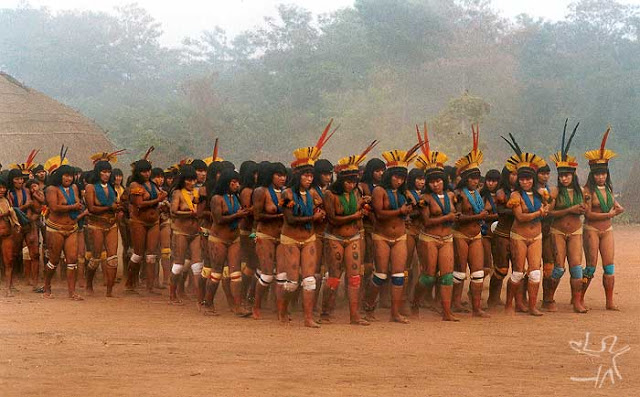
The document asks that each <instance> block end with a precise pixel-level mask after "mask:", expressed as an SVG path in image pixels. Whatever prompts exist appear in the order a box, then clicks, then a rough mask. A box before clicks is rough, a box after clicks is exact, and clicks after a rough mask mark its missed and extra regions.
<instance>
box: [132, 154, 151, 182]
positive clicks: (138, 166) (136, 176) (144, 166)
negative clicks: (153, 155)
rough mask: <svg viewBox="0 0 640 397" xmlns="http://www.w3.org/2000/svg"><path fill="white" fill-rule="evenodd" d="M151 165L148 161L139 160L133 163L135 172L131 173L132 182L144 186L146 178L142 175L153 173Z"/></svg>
mask: <svg viewBox="0 0 640 397" xmlns="http://www.w3.org/2000/svg"><path fill="white" fill-rule="evenodd" d="M151 168H152V167H151V163H150V162H149V161H147V160H144V159H143V160H138V161H136V162H135V163H133V172H132V173H131V182H137V183H139V184H141V185H142V184H143V183H144V182H145V181H144V178H142V175H140V174H141V173H142V172H145V171H151Z"/></svg>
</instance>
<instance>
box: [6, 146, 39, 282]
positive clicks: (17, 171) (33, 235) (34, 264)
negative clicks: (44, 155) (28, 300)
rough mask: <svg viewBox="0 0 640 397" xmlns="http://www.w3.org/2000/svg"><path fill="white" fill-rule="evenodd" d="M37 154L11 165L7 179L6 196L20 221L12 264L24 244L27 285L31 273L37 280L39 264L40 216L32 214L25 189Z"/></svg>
mask: <svg viewBox="0 0 640 397" xmlns="http://www.w3.org/2000/svg"><path fill="white" fill-rule="evenodd" d="M37 154H38V150H32V151H31V153H29V156H28V157H27V161H25V162H24V163H22V164H11V165H10V168H11V171H9V177H8V182H9V192H8V194H7V195H8V197H9V202H11V206H13V207H14V209H15V211H16V213H17V215H18V219H19V220H20V219H21V220H22V221H21V224H22V227H21V228H20V233H18V234H14V238H16V241H15V247H17V249H16V250H14V255H15V256H16V257H15V258H14V262H13V263H14V264H16V263H18V256H19V255H20V254H21V253H22V249H21V248H22V243H23V242H24V243H25V245H26V246H27V249H28V253H29V256H28V259H27V258H26V257H23V265H24V266H23V272H24V276H25V279H26V280H27V285H30V284H31V281H32V273H35V277H36V280H37V276H38V268H39V263H40V247H39V245H40V243H39V238H38V218H39V215H40V214H39V213H36V212H34V210H33V208H32V207H33V203H32V199H31V192H30V191H29V189H27V188H26V187H25V183H26V181H27V180H28V179H29V175H30V173H31V172H32V171H33V169H34V168H35V167H36V164H35V163H34V162H33V160H34V159H35V157H36V155H37Z"/></svg>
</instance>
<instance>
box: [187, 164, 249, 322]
mask: <svg viewBox="0 0 640 397" xmlns="http://www.w3.org/2000/svg"><path fill="white" fill-rule="evenodd" d="M238 190H240V175H239V174H238V173H237V172H235V171H232V170H225V171H223V172H222V173H221V174H220V178H219V179H218V181H217V183H216V188H215V191H214V192H213V193H214V195H213V197H212V198H211V203H210V205H209V207H210V208H211V215H212V218H213V225H212V227H211V231H210V234H209V251H210V257H211V260H212V266H211V275H210V279H211V281H212V282H213V286H212V287H213V291H212V296H211V301H213V300H214V298H215V292H216V289H217V287H218V283H219V282H220V279H221V278H222V269H223V267H224V266H225V264H226V265H227V266H229V278H230V289H231V295H232V297H233V307H232V311H233V312H234V313H235V314H236V315H237V316H241V317H246V316H248V315H250V314H251V312H250V311H247V310H246V309H245V308H244V307H243V306H242V303H243V302H242V301H243V300H242V271H241V269H240V229H239V223H240V220H241V219H242V218H245V217H247V216H248V215H249V214H250V213H251V211H252V209H251V208H250V207H249V208H243V207H242V206H241V205H240V198H239V197H238ZM194 274H195V273H194Z"/></svg>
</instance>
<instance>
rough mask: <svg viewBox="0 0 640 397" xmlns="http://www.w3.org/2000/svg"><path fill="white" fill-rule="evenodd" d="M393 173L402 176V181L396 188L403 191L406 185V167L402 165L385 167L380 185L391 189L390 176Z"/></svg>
mask: <svg viewBox="0 0 640 397" xmlns="http://www.w3.org/2000/svg"><path fill="white" fill-rule="evenodd" d="M394 175H398V176H402V177H404V178H405V179H404V183H403V184H402V185H400V186H399V187H398V190H399V191H401V192H404V191H405V190H406V185H407V169H406V168H402V167H393V168H387V169H386V170H385V171H384V174H382V181H381V183H380V185H381V186H382V187H383V188H385V189H391V177H392V176H394Z"/></svg>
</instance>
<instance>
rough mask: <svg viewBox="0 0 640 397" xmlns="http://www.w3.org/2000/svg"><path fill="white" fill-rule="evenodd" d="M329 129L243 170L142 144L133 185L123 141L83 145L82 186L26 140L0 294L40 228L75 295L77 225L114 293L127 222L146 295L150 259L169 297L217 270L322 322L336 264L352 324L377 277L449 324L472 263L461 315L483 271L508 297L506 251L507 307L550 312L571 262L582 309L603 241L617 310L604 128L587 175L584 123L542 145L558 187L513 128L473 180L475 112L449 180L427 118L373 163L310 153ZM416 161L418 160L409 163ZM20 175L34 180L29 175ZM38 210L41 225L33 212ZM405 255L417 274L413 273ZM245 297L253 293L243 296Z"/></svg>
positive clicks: (9, 214)
mask: <svg viewBox="0 0 640 397" xmlns="http://www.w3.org/2000/svg"><path fill="white" fill-rule="evenodd" d="M330 128H331V123H329V125H327V127H326V128H325V130H324V131H323V133H322V135H321V136H320V138H319V140H318V141H317V143H316V144H315V145H314V146H310V147H305V148H300V149H297V150H296V151H294V158H295V159H294V161H293V162H292V163H291V167H290V169H287V168H286V167H285V166H284V165H283V164H281V163H269V162H263V163H260V164H257V163H255V162H252V161H247V162H244V163H243V164H242V166H241V167H240V172H239V173H238V172H236V171H235V170H234V168H235V167H234V166H233V164H231V163H229V162H226V161H223V160H222V159H221V158H219V157H218V155H217V152H218V150H217V146H218V145H217V141H216V144H215V149H214V154H213V156H212V157H210V158H208V159H202V160H199V159H198V160H188V161H183V162H182V163H181V164H177V165H175V166H173V167H171V168H170V169H168V170H166V172H163V171H162V169H157V168H156V169H154V168H153V167H152V164H151V162H150V159H149V156H150V154H151V152H152V151H153V148H150V150H149V151H148V152H147V153H146V154H145V156H144V157H143V158H142V159H140V160H138V161H136V162H134V163H133V164H132V174H131V176H130V177H129V179H128V181H127V183H126V184H125V185H126V186H123V183H122V181H123V176H122V172H121V171H119V170H117V169H116V170H115V171H114V169H113V168H112V165H111V164H112V163H113V162H115V161H116V160H117V155H118V154H119V153H120V152H114V153H98V154H96V155H94V156H92V160H93V161H94V170H93V172H91V173H90V174H89V175H88V178H87V180H86V181H82V182H81V183H76V181H75V170H74V168H73V167H71V166H69V165H68V164H67V163H68V160H67V159H66V151H65V150H64V147H63V150H62V151H61V153H60V155H59V156H56V157H54V158H52V159H49V160H48V161H47V162H46V163H45V165H44V166H37V165H36V164H35V163H34V158H35V155H36V154H37V152H35V151H34V152H32V153H31V154H30V156H29V158H28V159H27V161H26V162H25V163H22V164H16V165H13V168H14V169H12V170H11V171H10V172H9V175H8V180H5V179H1V178H0V219H2V222H0V237H1V238H2V251H3V252H2V254H3V256H2V258H3V263H4V267H5V277H6V282H7V287H8V289H7V293H8V294H10V293H11V283H12V279H13V277H12V268H13V264H14V263H15V262H16V259H17V256H18V253H19V252H21V250H20V249H21V248H22V245H23V241H24V242H25V244H26V246H27V247H28V250H29V258H30V260H28V261H25V262H28V263H25V267H24V270H25V273H26V274H27V275H28V278H30V279H31V282H32V283H33V284H35V283H36V282H37V279H38V272H39V269H38V263H39V258H38V236H39V233H41V234H42V237H43V238H44V240H45V243H46V247H47V250H46V258H45V261H44V263H45V266H44V296H45V297H47V298H50V297H52V295H51V279H52V277H53V274H54V273H55V269H56V268H57V267H58V265H59V263H60V261H61V258H62V257H63V258H64V263H65V269H66V275H67V283H68V290H69V297H70V298H72V299H77V300H81V299H83V298H82V297H81V296H80V295H79V294H78V293H77V292H76V289H75V283H76V279H77V275H76V269H78V263H79V262H82V256H80V257H79V256H78V250H79V249H81V248H82V246H83V245H84V236H85V235H86V237H87V239H86V246H87V251H88V252H89V253H90V255H87V259H88V260H87V261H86V263H85V264H84V265H85V266H84V267H85V268H86V269H85V275H84V277H85V278H86V290H87V292H88V293H92V292H93V280H94V276H95V273H96V271H97V270H98V269H99V268H100V267H101V268H102V271H103V274H104V277H105V281H106V290H107V291H106V293H107V296H112V295H113V287H114V284H115V282H116V276H117V269H118V260H119V258H118V256H117V251H118V232H120V234H121V240H122V242H123V244H124V245H125V247H124V248H125V249H124V250H123V251H124V252H125V254H126V256H125V258H124V264H125V274H126V276H127V281H126V287H125V288H126V291H130V292H131V291H135V290H136V288H137V287H138V283H139V276H140V273H141V270H142V269H144V277H145V278H146V288H147V291H149V292H150V293H154V283H155V282H156V280H157V277H158V270H157V269H158V268H161V269H162V274H163V279H164V280H165V281H168V284H169V299H170V302H171V303H175V304H179V303H181V299H182V297H183V296H184V289H185V282H186V281H187V279H191V280H192V283H193V285H194V287H195V290H196V295H197V301H198V306H199V308H200V309H201V310H202V311H203V312H205V313H214V312H215V310H214V306H213V302H214V299H215V295H216V292H217V289H218V286H219V285H220V284H221V283H222V284H223V286H224V285H225V283H224V281H223V279H225V280H226V281H227V282H228V283H227V284H226V286H227V288H223V289H224V290H225V292H226V293H227V295H228V299H229V302H230V304H231V305H232V309H233V311H234V312H235V313H236V314H237V315H239V316H249V315H252V316H253V317H254V318H256V319H259V318H261V317H262V312H261V308H262V302H263V300H264V297H265V296H266V294H267V292H268V290H269V288H270V286H271V285H272V284H273V285H274V287H275V295H276V302H277V312H278V318H279V319H280V320H281V321H283V322H289V321H290V318H289V307H288V306H289V304H290V302H291V301H292V299H295V298H297V296H299V295H301V296H302V303H303V311H304V322H305V325H306V326H309V327H318V326H319V323H318V322H317V321H316V320H315V319H314V313H313V311H314V308H315V307H316V304H319V305H320V306H321V310H322V314H321V319H322V321H323V322H330V321H331V319H332V314H333V310H334V308H335V305H336V303H335V302H336V297H337V293H338V289H339V286H340V283H341V280H342V279H343V277H344V280H345V284H346V291H347V297H348V302H349V312H350V319H351V322H352V323H353V324H360V325H368V324H369V323H370V322H371V321H375V320H376V316H375V310H376V306H377V303H378V301H379V294H380V291H381V290H382V291H385V290H388V292H389V294H390V296H391V305H390V306H391V320H392V321H396V322H401V323H407V322H408V321H409V320H408V319H407V315H409V314H411V315H413V316H417V315H418V314H419V310H420V306H421V304H422V301H423V300H424V298H425V296H426V297H429V298H431V297H433V293H434V291H437V297H436V298H437V300H439V302H440V305H441V310H440V311H441V313H442V318H443V319H444V320H449V321H457V320H458V318H457V317H456V316H455V315H454V312H456V311H464V310H465V308H464V306H463V304H462V294H463V288H464V282H465V279H466V278H467V271H468V272H469V275H470V283H469V284H470V285H469V296H470V301H471V308H472V313H473V315H474V316H478V317H486V316H488V314H487V313H486V312H485V310H484V309H483V307H482V292H483V284H484V279H485V278H487V277H490V283H489V297H488V300H487V303H488V306H489V307H492V306H497V305H502V302H501V299H500V295H501V291H502V287H503V280H504V278H506V277H507V276H508V272H509V267H510V265H511V274H510V277H509V278H508V282H507V293H506V302H505V303H504V305H505V310H507V311H509V312H513V311H522V312H529V313H530V314H533V315H541V314H542V313H541V312H540V311H539V310H538V308H537V300H538V290H539V286H540V284H542V287H543V308H545V309H547V310H549V311H555V310H556V307H555V302H554V293H555V290H556V288H557V286H558V283H559V280H560V278H561V277H562V275H563V273H564V269H565V263H566V262H568V264H569V273H570V275H571V290H572V304H573V308H574V310H575V311H576V312H579V313H585V312H586V311H587V310H586V308H585V306H584V293H585V292H586V290H587V288H588V286H589V284H590V282H591V279H592V278H593V276H594V273H595V266H596V263H597V259H598V255H599V254H600V255H601V256H602V259H603V264H604V266H603V269H604V275H603V284H604V288H605V293H606V298H607V309H616V306H615V304H614V303H613V285H614V265H613V234H612V230H611V218H613V217H614V216H616V215H618V214H620V213H622V212H623V208H622V207H621V206H620V205H619V204H618V203H617V202H616V201H615V199H614V198H613V194H612V186H611V180H610V175H609V171H608V162H609V160H610V159H611V158H612V157H613V156H614V155H615V154H614V153H613V152H611V151H610V150H608V149H606V148H605V143H606V139H607V136H608V134H609V131H607V132H606V133H605V136H604V138H603V141H602V145H601V148H600V149H598V150H595V151H590V152H587V153H586V157H587V159H588V160H589V165H590V167H591V172H590V173H589V179H588V182H587V184H586V185H585V186H584V187H581V186H580V184H579V183H578V177H577V174H576V168H577V162H576V159H575V157H573V156H571V155H569V153H568V151H569V148H570V143H571V141H572V140H573V137H574V135H575V134H576V131H577V128H578V126H577V125H576V127H575V128H574V130H573V132H572V134H570V136H569V139H567V140H566V144H565V137H566V123H565V129H564V131H563V145H562V148H561V150H560V151H559V152H558V153H556V154H555V155H554V156H553V157H552V160H553V162H554V163H555V165H556V166H557V170H558V184H557V187H554V188H550V187H549V186H548V179H549V173H550V169H549V167H548V165H547V164H546V162H545V161H544V160H543V159H542V158H541V157H539V156H537V155H535V154H532V153H527V152H523V151H522V150H521V148H520V147H519V145H518V143H517V142H516V140H515V139H514V137H513V136H510V139H508V140H507V142H508V143H509V145H510V146H511V147H512V148H513V150H514V151H515V154H514V155H513V156H512V157H511V158H509V160H508V161H507V163H506V165H505V168H504V169H503V171H502V172H498V171H497V170H491V171H489V172H488V173H487V174H486V176H485V178H484V180H483V183H482V186H480V185H481V183H480V182H481V179H482V178H481V173H480V168H479V167H480V164H481V163H482V162H483V157H484V156H483V153H482V152H481V151H480V150H479V147H478V145H479V131H478V127H477V126H473V127H472V136H473V148H472V150H471V151H470V152H469V154H468V155H466V156H464V157H462V158H461V159H459V160H458V161H457V162H456V163H455V173H456V174H455V178H449V177H448V176H447V175H446V168H445V163H446V162H447V160H448V158H447V156H446V155H445V154H444V153H442V152H439V151H436V150H434V149H433V148H432V147H431V146H430V143H429V142H430V141H429V138H428V136H427V129H426V124H425V126H424V132H423V134H424V136H423V135H422V134H421V133H420V131H419V129H418V131H417V138H418V142H417V143H416V144H415V145H414V146H413V147H412V148H411V149H409V150H406V151H405V150H392V151H386V152H383V153H382V157H383V159H384V161H383V160H381V159H376V158H374V159H371V160H369V161H368V162H367V163H366V167H364V169H363V167H362V164H363V163H364V161H365V159H366V156H367V155H368V153H369V152H370V151H371V150H372V149H373V148H374V147H375V146H376V145H377V142H376V141H374V142H372V143H371V144H370V145H369V146H368V147H367V148H366V149H365V150H364V151H362V152H361V153H360V154H358V155H352V156H349V157H346V158H343V159H340V160H339V161H338V162H337V164H336V165H335V167H334V166H333V165H332V164H331V163H330V162H328V161H327V160H324V159H320V156H321V153H322V148H323V146H324V145H325V144H326V142H327V141H328V140H329V138H330V137H331V135H332V133H330ZM333 132H335V130H334V131H333ZM411 164H414V165H415V168H414V169H412V170H411V171H410V172H409V171H408V169H409V167H410V165H411ZM47 173H48V174H49V176H48V177H46V179H47V182H46V188H45V184H44V180H45V176H46V174H47ZM29 175H33V176H34V179H33V180H32V179H28V180H27V177H28V176H29ZM334 175H335V181H334V180H333V179H334ZM25 180H26V182H25ZM36 186H37V187H36ZM43 190H44V193H43ZM41 215H42V216H43V217H44V222H43V223H44V229H43V231H42V228H40V227H38V226H39V224H38V222H39V220H40V217H41ZM583 216H584V219H585V221H584V224H583V221H582V217H583ZM83 229H84V231H83ZM78 236H80V238H79V237H78ZM583 242H584V252H585V254H586V259H587V263H586V267H584V268H583V267H582V266H581V261H582V252H583ZM414 253H416V254H417V258H418V264H419V269H420V270H419V272H417V273H419V276H418V277H417V278H416V280H415V282H414V283H412V285H411V286H410V288H408V285H407V284H408V283H407V279H408V274H409V270H410V269H411V265H412V263H413V262H414V260H413V258H414ZM543 262H544V263H543ZM81 267H82V266H81ZM225 268H227V269H228V276H227V277H226V278H224V277H223V273H224V272H223V269H225ZM323 273H324V277H323ZM321 289H322V300H321V302H318V299H319V292H320V290H321ZM410 290H413V292H412V293H411V294H410V293H409V291H410ZM410 295H412V296H410ZM409 296H410V297H409ZM526 300H528V304H525V303H524V302H525V301H526ZM514 301H515V306H514ZM248 302H253V303H252V305H251V308H249V307H248ZM405 303H410V310H408V309H407V307H406V305H405ZM361 309H362V310H361ZM361 311H363V312H364V316H361Z"/></svg>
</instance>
